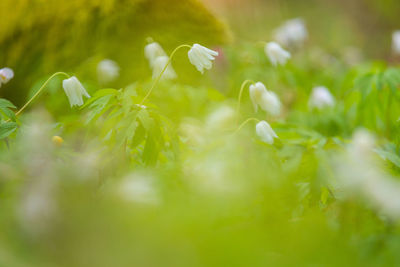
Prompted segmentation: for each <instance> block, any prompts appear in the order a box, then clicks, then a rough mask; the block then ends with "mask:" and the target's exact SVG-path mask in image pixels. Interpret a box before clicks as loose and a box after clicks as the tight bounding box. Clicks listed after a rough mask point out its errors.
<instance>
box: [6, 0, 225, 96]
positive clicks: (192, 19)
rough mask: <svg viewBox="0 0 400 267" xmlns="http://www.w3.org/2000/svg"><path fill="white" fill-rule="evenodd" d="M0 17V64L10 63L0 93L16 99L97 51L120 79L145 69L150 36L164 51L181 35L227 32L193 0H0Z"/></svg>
mask: <svg viewBox="0 0 400 267" xmlns="http://www.w3.org/2000/svg"><path fill="white" fill-rule="evenodd" d="M0 17H2V21H3V23H4V24H3V27H0V47H1V51H2V53H1V54H0V66H9V67H11V68H13V69H14V70H15V79H14V80H13V81H12V82H10V84H8V85H7V86H5V87H3V88H1V89H0V95H1V96H5V97H8V98H10V99H11V100H13V101H15V102H17V103H21V102H22V101H23V100H24V98H25V97H26V93H27V91H28V90H29V88H30V87H31V86H32V84H33V83H34V82H35V81H36V80H37V79H38V78H40V77H43V76H45V75H49V74H51V73H53V72H56V71H71V72H78V73H79V69H85V68H84V67H83V66H84V65H85V64H91V63H93V62H95V61H98V60H101V59H102V58H111V59H113V60H115V61H117V62H118V64H119V65H120V66H121V69H122V72H121V78H120V80H119V82H120V83H121V85H123V84H124V83H126V82H132V81H134V80H135V79H139V78H140V79H143V78H144V77H148V76H149V75H150V73H149V72H150V70H149V69H148V66H147V62H146V61H145V58H144V56H143V47H144V45H145V44H146V38H147V37H149V36H151V37H152V38H153V39H154V40H156V41H158V42H160V43H161V44H162V45H163V46H164V48H165V49H166V50H167V52H171V50H172V49H173V48H174V47H175V46H177V45H179V44H182V43H193V42H198V43H202V44H204V45H216V44H221V43H224V42H226V40H227V32H226V29H225V27H224V25H223V24H222V23H221V22H220V21H219V20H218V19H216V18H215V17H214V16H213V15H212V14H210V13H209V12H208V10H207V9H206V8H205V7H204V6H203V5H202V4H201V3H200V2H198V1H195V0H185V1H181V0H70V1H64V2H60V1H58V0H46V1H44V0H17V1H15V0H2V1H1V4H0ZM180 64H181V63H180V61H179V60H178V62H177V63H176V65H180ZM184 64H187V63H184ZM78 66H79V69H78ZM90 66H92V65H90ZM183 69H184V68H183ZM82 72H83V73H81V74H82V75H84V73H86V72H88V71H87V70H84V71H82ZM182 76H185V77H187V75H182ZM189 76H190V74H189Z"/></svg>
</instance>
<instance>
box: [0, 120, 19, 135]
mask: <svg viewBox="0 0 400 267" xmlns="http://www.w3.org/2000/svg"><path fill="white" fill-rule="evenodd" d="M17 128H18V124H17V123H15V122H5V123H2V124H0V139H4V138H6V137H8V136H10V134H12V133H13V132H14V131H15V130H16V129H17Z"/></svg>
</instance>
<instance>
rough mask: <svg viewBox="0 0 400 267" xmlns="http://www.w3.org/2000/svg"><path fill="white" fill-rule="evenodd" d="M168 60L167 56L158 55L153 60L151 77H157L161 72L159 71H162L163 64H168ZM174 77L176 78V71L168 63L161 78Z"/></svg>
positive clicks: (169, 78)
mask: <svg viewBox="0 0 400 267" xmlns="http://www.w3.org/2000/svg"><path fill="white" fill-rule="evenodd" d="M168 61H169V57H167V56H160V57H157V58H156V59H155V60H154V64H153V79H155V78H157V77H158V76H159V75H160V74H161V72H162V71H163V69H164V68H165V66H166V65H167V64H168ZM175 78H176V73H175V70H174V68H173V67H172V65H171V63H170V64H169V65H168V67H167V68H166V70H165V71H164V73H163V75H162V76H161V79H165V80H173V79H175Z"/></svg>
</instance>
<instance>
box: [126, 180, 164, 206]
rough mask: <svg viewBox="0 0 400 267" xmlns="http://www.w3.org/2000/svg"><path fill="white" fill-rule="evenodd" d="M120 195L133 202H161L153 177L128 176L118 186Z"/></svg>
mask: <svg viewBox="0 0 400 267" xmlns="http://www.w3.org/2000/svg"><path fill="white" fill-rule="evenodd" d="M118 193H119V195H120V196H121V197H122V198H123V199H125V200H127V201H131V202H136V203H141V204H152V205H154V204H158V203H159V202H160V199H159V196H158V194H157V191H156V189H155V187H154V180H153V178H152V177H151V176H148V175H142V174H138V173H133V174H130V175H128V176H127V177H126V178H124V180H123V181H122V182H121V183H120V184H119V186H118Z"/></svg>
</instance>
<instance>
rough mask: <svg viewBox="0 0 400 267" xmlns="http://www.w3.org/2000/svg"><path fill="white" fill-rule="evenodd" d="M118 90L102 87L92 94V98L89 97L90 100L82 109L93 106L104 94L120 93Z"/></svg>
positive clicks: (113, 94)
mask: <svg viewBox="0 0 400 267" xmlns="http://www.w3.org/2000/svg"><path fill="white" fill-rule="evenodd" d="M118 92H119V91H118V90H116V89H102V90H99V91H97V92H96V93H95V94H94V96H92V97H91V98H89V100H88V101H86V103H85V104H84V105H83V106H82V107H81V109H83V108H86V107H88V106H91V105H92V104H93V103H94V102H97V100H98V99H99V98H102V97H104V96H110V97H111V96H115V95H117V94H118Z"/></svg>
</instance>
